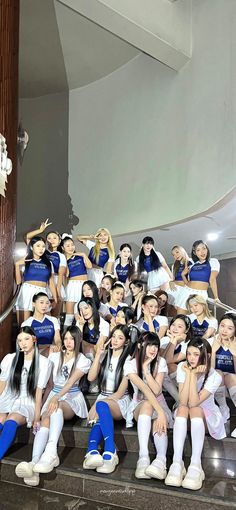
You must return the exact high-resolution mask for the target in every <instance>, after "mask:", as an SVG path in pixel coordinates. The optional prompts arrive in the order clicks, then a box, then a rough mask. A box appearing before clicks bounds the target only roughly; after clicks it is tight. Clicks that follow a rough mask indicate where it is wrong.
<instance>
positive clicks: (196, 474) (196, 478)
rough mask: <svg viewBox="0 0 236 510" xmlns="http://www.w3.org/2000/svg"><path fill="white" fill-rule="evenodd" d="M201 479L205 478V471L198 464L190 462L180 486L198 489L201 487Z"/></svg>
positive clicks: (193, 489)
mask: <svg viewBox="0 0 236 510" xmlns="http://www.w3.org/2000/svg"><path fill="white" fill-rule="evenodd" d="M203 480H205V473H204V471H203V469H202V468H201V467H199V466H195V465H194V464H190V466H189V467H188V471H187V474H186V476H185V478H184V480H183V481H182V487H184V489H190V490H192V491H198V490H199V489H201V487H202V482H203Z"/></svg>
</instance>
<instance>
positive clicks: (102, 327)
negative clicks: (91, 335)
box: [99, 317, 110, 337]
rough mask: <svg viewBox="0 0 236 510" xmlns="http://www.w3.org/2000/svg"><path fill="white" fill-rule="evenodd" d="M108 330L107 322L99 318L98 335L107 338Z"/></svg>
mask: <svg viewBox="0 0 236 510" xmlns="http://www.w3.org/2000/svg"><path fill="white" fill-rule="evenodd" d="M109 330H110V327H109V323H108V322H107V321H105V320H104V319H103V318H102V317H100V324H99V332H100V335H102V336H106V337H108V336H109Z"/></svg>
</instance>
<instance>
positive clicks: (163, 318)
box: [155, 315, 168, 327]
mask: <svg viewBox="0 0 236 510" xmlns="http://www.w3.org/2000/svg"><path fill="white" fill-rule="evenodd" d="M155 319H156V320H157V322H158V323H159V325H160V327H161V326H168V319H167V317H166V316H165V315H157V316H156V317H155Z"/></svg>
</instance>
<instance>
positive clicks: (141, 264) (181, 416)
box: [0, 220, 236, 490]
mask: <svg viewBox="0 0 236 510" xmlns="http://www.w3.org/2000/svg"><path fill="white" fill-rule="evenodd" d="M49 225H50V223H49V222H48V220H46V221H45V222H44V223H43V224H42V225H41V226H40V228H39V229H38V230H36V231H33V232H30V233H28V234H27V236H26V242H27V255H26V257H25V258H24V259H21V260H20V261H17V262H16V281H17V283H21V282H23V283H22V287H21V292H20V295H19V298H18V302H17V305H16V309H17V313H18V320H19V325H21V329H20V332H19V334H18V337H17V350H16V353H14V354H8V355H7V356H6V357H5V358H4V359H3V360H2V363H1V374H0V430H1V435H0V459H1V458H3V456H4V455H5V453H6V451H7V450H8V448H9V446H10V445H11V444H12V442H13V440H14V437H15V434H16V431H17V428H18V426H20V425H23V424H25V423H26V424H27V425H28V426H31V425H32V426H33V431H34V433H35V439H34V444H33V452H32V459H31V461H30V462H21V463H19V464H18V465H17V467H16V474H17V476H18V477H22V478H23V479H24V481H25V483H26V484H28V485H38V484H39V477H40V473H49V472H50V471H52V470H53V469H54V468H55V467H57V466H58V465H59V458H58V455H57V443H58V440H59V436H60V433H61V430H62V428H63V424H64V420H68V419H71V418H72V417H73V416H74V415H77V416H78V417H80V418H87V419H88V423H89V425H90V426H91V431H90V435H89V442H88V448H87V453H86V455H85V459H84V462H83V468H84V469H85V470H86V469H92V470H96V471H97V472H99V473H104V474H108V473H112V472H113V471H114V470H115V468H116V466H117V464H118V463H119V457H118V453H117V451H116V446H115V441H114V421H116V420H122V419H124V420H125V421H126V426H127V427H132V426H133V423H134V420H135V421H136V422H137V433H138V440H139V458H138V462H137V466H136V470H135V477H136V478H144V479H148V478H156V479H159V480H165V483H166V485H173V486H181V485H182V486H183V487H184V488H187V489H191V490H198V489H200V488H201V486H202V482H203V480H204V476H205V475H204V472H203V469H202V465H201V455H202V449H203V444H204V437H205V431H206V430H207V431H208V433H209V434H210V435H211V436H212V437H214V438H215V439H223V438H224V437H225V436H226V433H225V426H224V423H225V422H226V421H227V420H228V418H229V415H230V411H229V407H228V405H227V402H226V391H228V393H229V396H230V398H231V400H232V402H233V403H234V405H236V364H235V360H236V341H235V337H236V316H235V315H234V314H233V313H232V314H230V313H228V314H225V315H224V316H223V317H222V319H221V320H220V322H219V326H218V323H217V320H216V319H214V318H213V317H212V316H211V314H210V311H209V309H208V306H207V302H206V298H207V290H208V287H209V286H211V289H212V292H213V295H214V298H215V299H218V293H217V285H216V277H217V274H218V272H219V263H218V261H216V260H215V259H211V258H210V253H209V249H208V247H207V246H206V244H205V243H203V241H196V242H195V243H194V245H193V250H192V254H191V258H189V257H188V255H187V253H186V251H185V250H184V249H183V248H182V247H179V246H174V248H173V250H172V254H173V256H174V265H173V268H172V270H170V269H169V268H168V266H167V264H166V262H165V259H164V258H163V256H162V255H161V254H160V253H159V252H156V251H155V250H154V246H153V245H154V242H153V239H152V238H151V237H145V238H144V239H143V243H142V248H141V251H140V253H139V256H138V257H137V259H136V261H135V262H134V261H133V258H132V253H131V247H130V246H129V245H128V244H123V245H122V246H121V248H120V253H119V255H118V257H117V258H115V252H114V247H113V242H112V239H111V236H110V234H109V232H108V231H107V229H104V228H102V229H99V231H98V232H97V233H96V234H95V236H79V237H78V240H79V241H80V242H81V243H83V244H84V245H85V246H87V248H88V250H89V253H88V256H87V255H85V254H84V253H82V252H79V251H76V248H75V243H74V241H73V239H72V237H71V236H70V235H68V234H63V235H62V236H60V235H59V234H58V233H57V232H54V231H53V232H50V233H48V235H47V238H46V243H47V247H46V243H45V241H44V239H43V238H42V237H41V234H42V233H43V232H44V230H45V229H46V228H47V227H48V226H49ZM63 301H64V303H65V305H64V306H65V313H66V315H65V324H64V332H63V334H62V339H61V336H60V325H59V322H58V319H57V318H56V317H55V316H54V315H56V316H58V314H59V313H60V311H61V309H62V304H63ZM168 303H171V304H172V312H173V309H174V310H175V313H174V314H172V315H173V317H172V318H171V320H170V322H169V320H168V315H169V313H168V309H167V305H168ZM173 307H174V308H173ZM169 310H170V308H169ZM22 321H23V322H22ZM88 385H89V391H91V392H94V393H95V392H96V393H98V396H97V398H96V401H95V403H94V405H93V406H92V408H91V409H90V410H89V412H88V410H87V405H86V401H85V399H84V395H83V393H84V391H85V388H87V387H88ZM163 390H165V393H164V394H163ZM166 392H168V393H169V394H170V395H171V396H172V397H173V399H174V401H175V405H174V408H173V409H174V411H173V409H171V408H170V407H169V405H168V404H167V401H166V399H165V396H166ZM168 402H169V401H168ZM216 402H217V403H216ZM172 405H173V401H172ZM188 421H189V423H190V430H191V438H192V456H191V460H190V464H189V467H188V469H187V472H186V469H185V466H184V461H183V449H184V443H185V440H186V435H187V424H188ZM172 427H173V449H174V456H173V463H172V464H171V466H170V468H169V471H168V473H167V466H166V457H167V447H168V435H167V430H168V428H172ZM151 435H152V437H153V441H154V445H155V449H156V456H155V459H154V460H153V461H152V462H151V460H150V455H149V449H148V442H149V438H150V436H151ZM231 435H232V436H233V437H236V430H234V431H233V432H232V434H231ZM101 444H103V452H102V451H101Z"/></svg>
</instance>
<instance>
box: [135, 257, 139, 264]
mask: <svg viewBox="0 0 236 510" xmlns="http://www.w3.org/2000/svg"><path fill="white" fill-rule="evenodd" d="M135 261H136V263H137V264H138V263H139V255H138V256H137V257H136V259H135Z"/></svg>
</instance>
